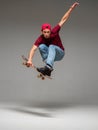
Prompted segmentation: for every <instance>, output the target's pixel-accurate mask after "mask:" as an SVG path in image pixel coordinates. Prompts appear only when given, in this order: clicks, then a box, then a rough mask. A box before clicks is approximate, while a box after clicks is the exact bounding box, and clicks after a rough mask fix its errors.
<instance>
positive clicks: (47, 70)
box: [37, 66, 53, 76]
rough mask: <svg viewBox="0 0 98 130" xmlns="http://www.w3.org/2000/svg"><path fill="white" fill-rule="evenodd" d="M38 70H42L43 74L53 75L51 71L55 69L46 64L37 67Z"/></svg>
mask: <svg viewBox="0 0 98 130" xmlns="http://www.w3.org/2000/svg"><path fill="white" fill-rule="evenodd" d="M37 71H38V72H41V73H42V74H43V75H47V76H51V72H52V71H53V69H52V68H50V67H48V66H45V67H42V68H37Z"/></svg>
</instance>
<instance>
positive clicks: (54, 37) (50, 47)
mask: <svg viewBox="0 0 98 130" xmlns="http://www.w3.org/2000/svg"><path fill="white" fill-rule="evenodd" d="M78 4H79V3H77V2H75V3H74V4H73V5H72V6H71V7H70V8H69V10H68V11H67V12H66V13H65V14H64V16H63V17H62V19H61V20H60V22H59V23H58V24H57V25H56V26H55V27H54V28H53V29H51V25H50V24H48V23H45V24H43V25H42V27H41V32H42V34H41V35H40V36H39V37H38V38H37V40H36V41H35V43H34V44H33V46H32V48H31V50H30V53H29V57H28V62H27V67H30V66H34V65H33V62H32V58H33V56H34V54H35V51H36V50H37V48H39V51H40V54H41V56H42V59H43V61H45V63H46V66H45V67H42V68H37V70H38V71H39V72H41V73H43V74H44V75H48V76H51V72H52V71H53V65H54V62H55V61H60V60H61V59H62V58H63V57H64V55H65V51H64V46H63V44H62V41H61V39H60V36H59V31H60V29H61V27H62V25H63V24H64V23H65V22H66V21H67V19H68V18H69V16H70V14H71V12H72V11H73V9H74V8H75V7H76V6H77V5H78Z"/></svg>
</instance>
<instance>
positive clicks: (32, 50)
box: [27, 45, 38, 67]
mask: <svg viewBox="0 0 98 130" xmlns="http://www.w3.org/2000/svg"><path fill="white" fill-rule="evenodd" d="M37 48H38V47H37V46H36V45H33V46H32V48H31V50H30V53H29V56H28V62H27V67H30V66H34V65H33V62H32V59H33V56H34V54H35V51H36V50H37Z"/></svg>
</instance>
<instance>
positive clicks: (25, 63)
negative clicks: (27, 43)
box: [22, 55, 52, 80]
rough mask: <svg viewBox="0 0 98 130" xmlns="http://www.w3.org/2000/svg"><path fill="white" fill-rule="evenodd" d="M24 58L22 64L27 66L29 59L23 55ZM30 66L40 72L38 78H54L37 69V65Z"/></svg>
mask: <svg viewBox="0 0 98 130" xmlns="http://www.w3.org/2000/svg"><path fill="white" fill-rule="evenodd" d="M22 59H23V63H22V64H23V65H25V66H27V61H28V59H27V58H26V57H25V56H24V55H22ZM30 67H32V68H33V69H35V70H36V71H37V72H38V75H37V78H41V79H42V80H44V79H45V78H48V79H52V78H51V77H50V76H48V75H43V74H42V73H41V72H39V71H38V70H37V67H36V66H30Z"/></svg>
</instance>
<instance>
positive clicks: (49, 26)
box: [41, 23, 51, 31]
mask: <svg viewBox="0 0 98 130" xmlns="http://www.w3.org/2000/svg"><path fill="white" fill-rule="evenodd" d="M45 29H49V30H51V25H50V24H49V23H44V24H43V25H42V27H41V30H42V31H43V30H45Z"/></svg>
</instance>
